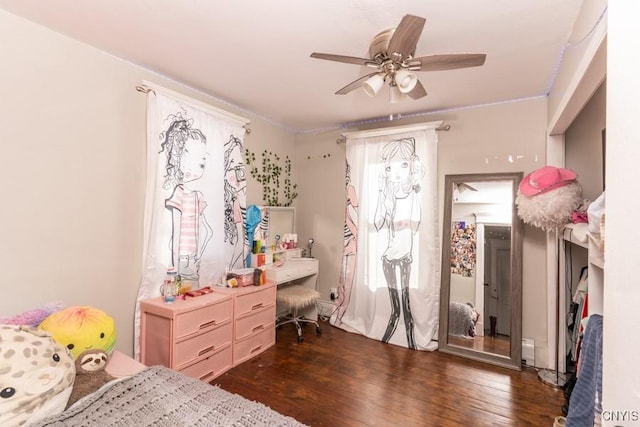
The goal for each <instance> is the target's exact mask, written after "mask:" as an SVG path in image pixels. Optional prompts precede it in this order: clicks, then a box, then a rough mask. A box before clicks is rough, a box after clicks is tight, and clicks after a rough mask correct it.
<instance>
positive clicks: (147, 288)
mask: <svg viewBox="0 0 640 427" xmlns="http://www.w3.org/2000/svg"><path fill="white" fill-rule="evenodd" d="M244 124H245V123H241V122H238V121H236V120H234V119H231V118H227V117H224V116H222V115H221V114H212V113H210V112H207V111H204V110H203V109H199V108H197V107H195V106H192V105H190V104H186V103H184V102H182V101H180V100H177V99H174V98H173V97H170V96H166V95H164V94H163V93H162V92H158V93H157V94H154V93H152V92H150V93H149V94H148V95H147V185H146V195H145V224H144V233H145V234H144V254H143V262H144V269H143V277H142V282H141V284H140V289H139V291H138V301H140V300H143V299H146V298H150V297H155V296H160V286H161V285H162V283H163V280H164V278H165V276H166V274H167V270H168V269H169V268H171V267H172V268H174V269H175V270H176V271H177V273H178V274H179V275H180V277H181V279H182V283H183V285H184V286H186V287H192V288H197V287H201V286H209V285H212V284H214V283H217V282H219V281H220V280H221V277H222V275H223V274H224V273H225V271H228V270H231V269H233V268H241V267H243V265H244V259H245V258H246V254H247V253H248V246H247V240H246V236H245V233H244V222H245V221H244V220H245V216H246V180H245V167H244V160H243V138H244V134H245V130H244V128H243V125H244ZM139 320H140V313H139V309H138V304H137V305H136V315H135V323H136V328H135V334H136V336H135V353H136V356H138V355H139V333H140V329H139Z"/></svg>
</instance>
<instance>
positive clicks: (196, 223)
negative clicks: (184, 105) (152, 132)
mask: <svg viewBox="0 0 640 427" xmlns="http://www.w3.org/2000/svg"><path fill="white" fill-rule="evenodd" d="M166 121H168V122H169V127H168V128H167V130H165V131H163V132H162V133H160V139H161V140H162V144H161V149H160V153H162V152H164V153H165V154H166V159H167V162H166V166H165V172H166V173H165V176H164V183H163V188H165V189H171V190H172V193H171V196H169V198H167V199H165V208H166V209H168V210H169V211H170V212H171V218H172V222H171V227H172V228H171V237H170V241H169V249H170V251H171V263H172V266H173V267H175V268H176V269H177V271H178V274H179V275H180V276H181V278H182V280H183V281H189V282H191V283H192V284H193V285H194V287H198V286H199V279H200V274H199V271H200V259H201V258H202V253H203V252H204V250H205V248H206V247H207V243H209V240H210V239H211V236H212V229H211V226H210V225H209V224H208V222H207V219H206V217H205V215H204V210H205V209H206V207H207V202H206V201H205V200H204V197H203V195H202V192H201V191H199V190H198V188H197V181H198V180H200V179H201V178H202V176H203V175H204V171H205V166H206V163H207V138H206V136H205V135H204V134H203V133H202V132H201V131H200V130H199V129H195V128H194V127H193V120H192V119H188V118H187V117H186V112H185V111H182V112H178V113H176V114H172V115H170V116H169V117H167V119H166Z"/></svg>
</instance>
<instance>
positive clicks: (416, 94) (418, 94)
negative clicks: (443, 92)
mask: <svg viewBox="0 0 640 427" xmlns="http://www.w3.org/2000/svg"><path fill="white" fill-rule="evenodd" d="M408 95H409V96H410V97H411V98H413V99H420V98H422V97H423V96H427V91H426V90H425V88H424V86H422V83H420V80H418V81H417V82H416V87H414V88H413V89H412V90H411V92H409V93H408Z"/></svg>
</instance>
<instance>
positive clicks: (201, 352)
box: [173, 322, 233, 369]
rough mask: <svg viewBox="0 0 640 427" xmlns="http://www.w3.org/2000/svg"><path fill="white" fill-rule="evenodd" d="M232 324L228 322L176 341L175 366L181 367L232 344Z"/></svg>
mask: <svg viewBox="0 0 640 427" xmlns="http://www.w3.org/2000/svg"><path fill="white" fill-rule="evenodd" d="M232 337H233V332H232V325H231V323H230V322H229V323H227V324H226V325H222V326H220V327H219V328H215V329H212V330H210V331H207V332H204V333H202V334H200V335H196V336H194V337H190V338H187V339H184V340H182V341H179V342H177V343H176V347H175V354H174V358H173V367H175V368H178V369H180V367H181V366H182V365H184V364H186V363H189V362H192V361H194V360H196V359H201V358H203V357H208V356H210V355H212V354H213V353H215V352H217V351H218V350H219V349H221V348H222V347H225V346H227V345H231V339H232Z"/></svg>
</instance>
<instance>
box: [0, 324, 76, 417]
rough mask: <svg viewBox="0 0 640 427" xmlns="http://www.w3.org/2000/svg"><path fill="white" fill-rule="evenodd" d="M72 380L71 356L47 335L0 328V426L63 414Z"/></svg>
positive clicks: (73, 369) (73, 366)
mask: <svg viewBox="0 0 640 427" xmlns="http://www.w3.org/2000/svg"><path fill="white" fill-rule="evenodd" d="M75 378H76V369H75V365H74V360H73V358H72V357H71V353H70V352H69V351H68V350H67V349H66V348H65V347H64V346H63V345H61V344H59V343H57V342H56V341H54V340H53V339H52V338H51V336H49V334H47V333H45V332H44V331H40V330H38V329H35V328H31V327H26V326H15V325H0V384H1V386H0V387H1V390H0V425H2V426H10V425H11V426H15V425H23V424H26V423H30V422H32V421H34V420H35V419H40V418H42V416H44V415H51V414H58V413H60V412H62V411H63V410H64V408H65V406H66V404H67V400H68V399H69V395H70V393H71V389H72V386H73V382H74V380H75Z"/></svg>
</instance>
